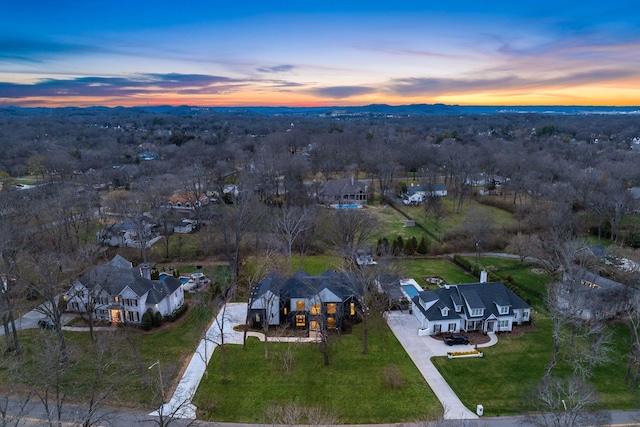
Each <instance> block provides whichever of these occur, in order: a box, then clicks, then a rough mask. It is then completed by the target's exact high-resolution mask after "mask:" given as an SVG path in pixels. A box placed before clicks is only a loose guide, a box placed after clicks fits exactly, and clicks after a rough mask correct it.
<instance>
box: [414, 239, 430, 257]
mask: <svg viewBox="0 0 640 427" xmlns="http://www.w3.org/2000/svg"><path fill="white" fill-rule="evenodd" d="M416 252H418V253H419V254H420V255H426V254H428V253H429V248H428V247H427V239H426V238H425V237H424V236H422V239H420V244H419V245H418V248H417V249H416Z"/></svg>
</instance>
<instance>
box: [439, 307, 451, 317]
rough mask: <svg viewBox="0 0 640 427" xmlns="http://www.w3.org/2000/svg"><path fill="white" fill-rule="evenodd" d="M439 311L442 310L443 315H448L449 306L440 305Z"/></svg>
mask: <svg viewBox="0 0 640 427" xmlns="http://www.w3.org/2000/svg"><path fill="white" fill-rule="evenodd" d="M440 312H442V315H443V316H448V315H449V308H448V307H442V308H441V309H440Z"/></svg>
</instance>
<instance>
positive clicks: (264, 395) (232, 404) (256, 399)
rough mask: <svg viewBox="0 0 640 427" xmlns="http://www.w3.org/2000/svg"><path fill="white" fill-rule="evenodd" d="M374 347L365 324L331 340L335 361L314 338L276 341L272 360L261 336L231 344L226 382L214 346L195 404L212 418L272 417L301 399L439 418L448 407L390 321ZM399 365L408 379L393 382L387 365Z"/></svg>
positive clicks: (345, 409) (351, 418) (341, 410)
mask: <svg viewBox="0 0 640 427" xmlns="http://www.w3.org/2000/svg"><path fill="white" fill-rule="evenodd" d="M372 329H373V330H372V333H371V335H370V341H369V354H368V355H364V354H362V347H363V344H362V325H356V326H355V327H354V328H353V332H352V333H351V334H343V335H335V336H332V337H331V341H330V356H329V357H330V359H329V360H330V364H329V366H324V365H323V358H322V355H321V354H320V352H319V351H318V349H317V345H316V344H285V343H270V344H269V352H270V357H269V359H268V360H265V358H264V347H263V344H262V343H260V342H259V341H258V340H256V339H251V340H249V342H248V345H247V350H246V351H243V350H242V347H241V346H238V345H229V346H227V348H226V361H227V362H226V363H227V376H228V378H227V381H223V379H222V375H221V368H220V366H221V361H220V357H221V352H220V351H219V350H216V352H215V353H214V355H213V358H212V361H211V363H210V364H209V366H210V368H211V370H210V373H209V377H208V378H204V379H203V381H202V382H201V384H200V388H199V389H198V391H197V393H196V396H195V399H194V403H195V405H196V406H197V407H198V408H200V409H201V410H202V413H201V416H202V418H203V419H205V420H209V421H229V422H240V423H262V422H269V421H270V420H269V419H268V417H266V416H265V413H266V411H268V410H269V408H271V407H273V406H275V405H282V404H285V403H295V404H297V405H299V406H301V407H304V408H318V409H320V410H321V411H323V412H325V413H330V414H333V415H334V416H335V417H337V418H338V420H339V422H340V423H349V424H351V423H358V424H366V423H395V422H407V421H416V420H424V419H426V418H427V416H431V417H436V416H438V415H439V414H441V413H442V407H441V406H440V403H439V402H438V400H437V399H436V397H435V395H434V394H433V392H432V391H431V389H430V388H429V386H428V385H427V384H426V382H425V381H424V379H423V378H422V376H421V375H420V373H419V372H418V370H417V368H416V367H415V365H414V364H413V362H411V360H410V359H409V357H408V356H407V354H406V353H405V351H404V349H403V348H402V346H401V345H400V343H399V342H398V341H397V339H396V338H395V336H394V335H393V333H392V332H391V331H390V330H389V328H388V327H387V326H386V324H384V323H378V325H377V327H375V328H372ZM288 347H291V349H292V351H293V355H294V356H293V357H294V360H295V362H294V365H293V368H292V369H291V370H290V371H289V372H286V371H285V370H284V369H283V362H282V360H283V353H284V352H285V351H286V350H287V348H288ZM389 367H396V368H397V370H398V372H400V374H399V376H400V378H401V382H402V386H400V387H398V388H394V387H392V386H391V385H390V384H389V383H388V382H387V381H386V380H385V377H384V372H385V369H387V368H389Z"/></svg>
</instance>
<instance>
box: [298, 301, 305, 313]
mask: <svg viewBox="0 0 640 427" xmlns="http://www.w3.org/2000/svg"><path fill="white" fill-rule="evenodd" d="M296 311H304V301H303V300H298V301H296Z"/></svg>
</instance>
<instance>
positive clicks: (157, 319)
mask: <svg viewBox="0 0 640 427" xmlns="http://www.w3.org/2000/svg"><path fill="white" fill-rule="evenodd" d="M153 326H154V327H155V328H159V327H160V326H162V314H161V313H160V312H159V311H156V314H154V315H153Z"/></svg>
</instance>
